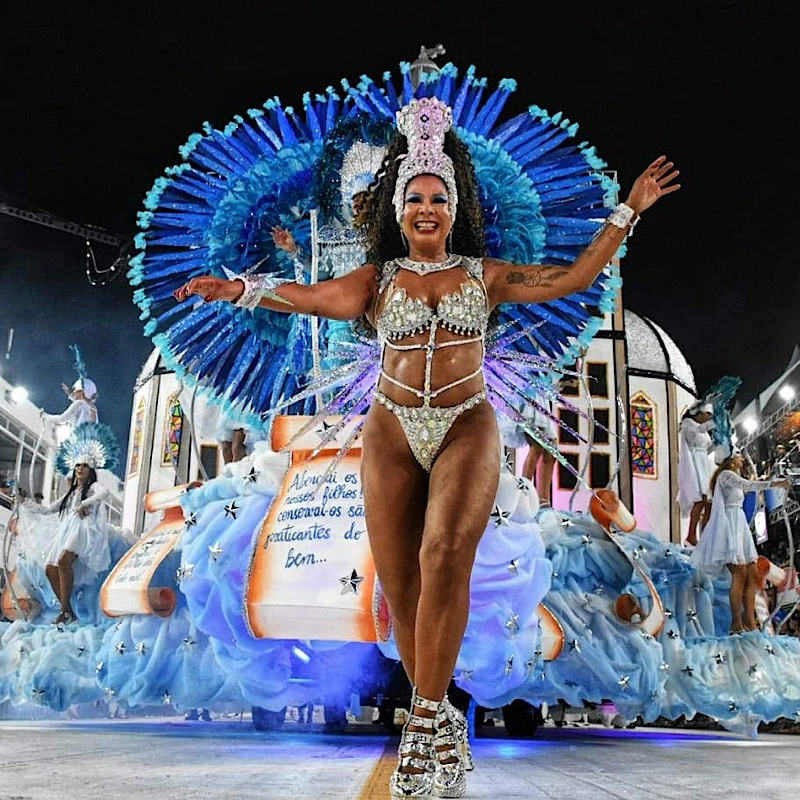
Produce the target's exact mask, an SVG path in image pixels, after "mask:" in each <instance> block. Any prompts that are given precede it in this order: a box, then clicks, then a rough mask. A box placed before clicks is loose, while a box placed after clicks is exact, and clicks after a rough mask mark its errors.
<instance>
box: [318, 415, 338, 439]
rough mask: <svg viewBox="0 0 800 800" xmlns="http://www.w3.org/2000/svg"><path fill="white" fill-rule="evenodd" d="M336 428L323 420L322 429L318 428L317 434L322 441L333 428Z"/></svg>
mask: <svg viewBox="0 0 800 800" xmlns="http://www.w3.org/2000/svg"><path fill="white" fill-rule="evenodd" d="M335 427H336V426H335V425H334V424H333V423H332V422H325V420H322V427H321V428H317V430H316V434H317V437H318V438H319V439H322V438H323V437H324V436H325V435H326V434H327V433H328V431H329V430H330V429H331V428H335Z"/></svg>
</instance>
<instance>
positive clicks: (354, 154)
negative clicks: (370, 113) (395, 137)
mask: <svg viewBox="0 0 800 800" xmlns="http://www.w3.org/2000/svg"><path fill="white" fill-rule="evenodd" d="M384 155H386V148H385V147H381V146H380V145H376V144H367V143H366V142H360V141H357V142H354V143H353V145H352V147H351V148H350V149H349V150H348V151H347V152H346V153H345V156H344V160H343V161H342V169H341V176H342V178H341V184H340V191H341V193H342V205H344V206H349V205H350V202H351V201H352V199H353V198H354V197H355V196H356V195H357V194H359V193H360V192H366V191H367V190H368V189H369V186H370V184H371V183H372V181H373V180H374V179H375V174H376V173H377V172H378V170H379V169H380V166H381V164H382V163H383V157H384Z"/></svg>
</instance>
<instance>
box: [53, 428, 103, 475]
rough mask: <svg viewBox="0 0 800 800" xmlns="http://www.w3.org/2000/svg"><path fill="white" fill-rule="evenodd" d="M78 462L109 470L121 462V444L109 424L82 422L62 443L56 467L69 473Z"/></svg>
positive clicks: (65, 473) (93, 467)
mask: <svg viewBox="0 0 800 800" xmlns="http://www.w3.org/2000/svg"><path fill="white" fill-rule="evenodd" d="M77 464H88V465H89V466H90V467H92V469H109V470H110V469H114V467H116V466H117V464H119V445H118V444H117V438H116V436H114V432H113V431H112V430H111V428H109V427H108V425H103V424H102V423H100V422H82V423H81V424H80V425H77V426H76V427H75V429H74V430H73V431H72V433H71V434H70V436H69V438H68V439H66V440H64V441H63V442H62V443H61V445H60V446H59V448H58V452H57V453H56V469H57V470H58V471H59V472H60V473H61V474H62V475H68V474H69V473H70V472H71V471H72V470H73V469H75V467H76V465H77Z"/></svg>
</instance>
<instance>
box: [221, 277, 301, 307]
mask: <svg viewBox="0 0 800 800" xmlns="http://www.w3.org/2000/svg"><path fill="white" fill-rule="evenodd" d="M228 279H229V280H239V281H241V282H242V283H243V284H244V291H243V292H242V293H241V295H240V296H239V299H238V300H236V302H235V303H234V305H235V306H239V308H246V309H249V310H250V311H252V310H253V309H254V308H257V307H258V304H259V303H260V302H261V300H263V299H267V300H274V301H275V302H276V303H282V304H283V305H287V306H289V307H291V308H294V304H293V303H292V302H291V301H289V300H287V299H286V298H285V297H281V296H280V295H279V294H275V292H274V291H273V289H277V288H278V287H279V286H283V285H284V284H287V283H292V281H287V280H284V279H283V278H275V277H273V276H272V275H235V274H233V273H228Z"/></svg>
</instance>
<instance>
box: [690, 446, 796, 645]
mask: <svg viewBox="0 0 800 800" xmlns="http://www.w3.org/2000/svg"><path fill="white" fill-rule="evenodd" d="M743 464H744V459H743V458H742V456H741V454H740V453H734V454H733V455H732V456H729V457H728V458H726V459H724V460H723V461H722V463H721V464H720V465H719V467H717V470H716V471H715V472H714V474H713V475H712V477H711V482H710V489H711V494H712V498H713V499H712V501H711V517H710V518H709V520H708V523H707V524H706V527H705V529H704V530H703V533H702V535H701V536H700V542H699V543H698V545H697V547H696V548H695V549H694V550H693V551H692V555H691V561H692V563H693V564H694V565H695V566H696V567H697V568H698V569H701V570H703V571H704V572H707V573H708V574H709V575H712V576H716V575H719V574H721V573H722V572H723V571H724V570H725V568H726V567H727V569H728V571H729V572H730V573H731V588H730V606H731V628H730V632H731V633H743V632H744V631H752V630H756V629H757V628H758V627H759V623H758V619H757V617H756V605H755V603H756V587H757V586H758V574H757V572H756V561H757V560H758V552H757V551H756V546H755V542H754V541H753V534H752V532H751V530H750V526H749V525H748V523H747V517H746V516H745V513H744V509H743V508H742V504H743V503H744V495H745V492H753V491H758V490H760V489H771V488H782V489H788V488H789V486H791V482H790V481H789V479H788V478H777V479H773V480H765V481H750V480H746V479H745V478H743V477H742V476H741V471H742V465H743Z"/></svg>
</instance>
